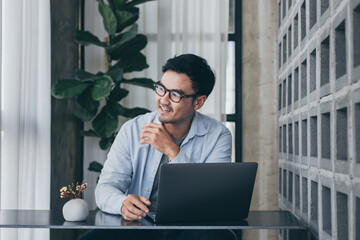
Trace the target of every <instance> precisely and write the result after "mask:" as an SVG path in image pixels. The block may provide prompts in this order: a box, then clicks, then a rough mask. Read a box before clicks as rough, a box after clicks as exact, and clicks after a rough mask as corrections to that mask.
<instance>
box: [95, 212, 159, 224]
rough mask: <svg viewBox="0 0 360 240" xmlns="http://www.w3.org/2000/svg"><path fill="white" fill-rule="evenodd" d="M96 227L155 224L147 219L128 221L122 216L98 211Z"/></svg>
mask: <svg viewBox="0 0 360 240" xmlns="http://www.w3.org/2000/svg"><path fill="white" fill-rule="evenodd" d="M95 225H97V226H127V227H137V226H138V227H140V226H153V225H154V224H153V223H152V222H150V221H149V220H147V219H141V220H138V221H126V220H124V219H123V218H122V217H121V216H120V215H113V214H109V213H105V212H102V211H98V212H97V213H96V215H95Z"/></svg>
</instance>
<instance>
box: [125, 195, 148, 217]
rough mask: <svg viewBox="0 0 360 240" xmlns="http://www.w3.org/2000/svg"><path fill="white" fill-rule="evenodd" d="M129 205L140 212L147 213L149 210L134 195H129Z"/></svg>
mask: <svg viewBox="0 0 360 240" xmlns="http://www.w3.org/2000/svg"><path fill="white" fill-rule="evenodd" d="M130 196H131V197H130V199H129V200H130V204H131V205H133V206H134V207H136V208H138V209H137V210H139V211H140V210H142V211H144V212H146V213H148V212H149V209H148V208H147V207H146V206H145V204H144V203H143V202H142V200H141V199H140V197H138V196H135V195H130ZM132 212H137V211H135V210H134V211H132Z"/></svg>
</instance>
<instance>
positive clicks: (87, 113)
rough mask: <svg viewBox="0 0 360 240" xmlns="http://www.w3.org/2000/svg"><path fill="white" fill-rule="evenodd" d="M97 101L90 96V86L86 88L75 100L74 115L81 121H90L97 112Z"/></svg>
mask: <svg viewBox="0 0 360 240" xmlns="http://www.w3.org/2000/svg"><path fill="white" fill-rule="evenodd" d="M98 107H99V102H97V101H94V100H93V99H92V97H91V88H87V89H86V90H85V91H84V92H83V93H82V94H81V95H80V96H79V97H78V98H77V99H76V101H75V106H74V115H75V116H76V117H78V118H80V119H81V120H82V121H83V122H86V121H90V120H91V119H92V118H93V117H94V116H95V115H96V113H97V109H98Z"/></svg>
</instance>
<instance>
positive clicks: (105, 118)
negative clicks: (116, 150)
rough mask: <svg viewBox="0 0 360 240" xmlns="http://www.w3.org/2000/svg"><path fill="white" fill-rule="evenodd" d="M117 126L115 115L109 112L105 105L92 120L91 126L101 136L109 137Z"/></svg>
mask: <svg viewBox="0 0 360 240" xmlns="http://www.w3.org/2000/svg"><path fill="white" fill-rule="evenodd" d="M117 126H118V119H117V116H114V114H113V113H112V112H111V110H110V109H108V108H107V107H106V106H105V107H103V108H102V109H101V112H100V113H99V114H98V115H97V116H96V117H95V119H94V120H93V121H92V127H93V129H94V130H95V132H96V134H98V135H99V136H100V137H101V138H109V137H110V136H111V135H113V134H114V132H115V130H116V128H117Z"/></svg>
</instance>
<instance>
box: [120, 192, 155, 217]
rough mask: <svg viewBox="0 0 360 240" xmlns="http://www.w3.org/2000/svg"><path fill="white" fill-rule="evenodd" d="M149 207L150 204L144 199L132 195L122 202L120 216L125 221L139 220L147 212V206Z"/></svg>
mask: <svg viewBox="0 0 360 240" xmlns="http://www.w3.org/2000/svg"><path fill="white" fill-rule="evenodd" d="M150 205H151V203H150V201H149V199H147V198H146V197H143V196H142V197H139V196H136V195H133V194H129V195H128V196H127V197H126V199H125V200H124V201H123V205H122V207H121V215H122V217H123V219H125V220H127V221H136V220H140V219H141V218H143V217H145V216H146V214H147V213H148V212H149V209H148V208H147V206H150Z"/></svg>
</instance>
